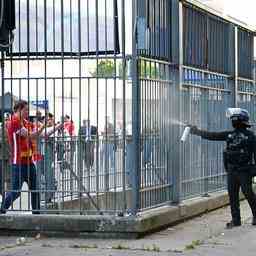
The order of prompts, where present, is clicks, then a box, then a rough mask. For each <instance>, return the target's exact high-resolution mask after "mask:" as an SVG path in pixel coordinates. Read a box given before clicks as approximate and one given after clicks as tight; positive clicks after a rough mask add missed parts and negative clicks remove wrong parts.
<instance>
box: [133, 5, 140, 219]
mask: <svg viewBox="0 0 256 256" xmlns="http://www.w3.org/2000/svg"><path fill="white" fill-rule="evenodd" d="M132 25H133V27H132V28H133V36H132V99H133V111H132V124H133V126H132V137H133V154H134V157H133V159H134V177H133V179H134V182H133V186H134V187H133V190H132V214H133V215H136V213H137V212H138V210H139V209H140V172H141V169H140V168H141V166H140V99H141V98H140V84H139V80H138V56H137V34H136V33H137V31H136V29H137V28H136V25H137V0H133V1H132Z"/></svg>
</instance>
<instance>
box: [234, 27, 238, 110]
mask: <svg viewBox="0 0 256 256" xmlns="http://www.w3.org/2000/svg"><path fill="white" fill-rule="evenodd" d="M234 80H235V83H234V85H235V88H234V106H235V107H237V105H238V100H237V97H238V28H237V27H235V77H234Z"/></svg>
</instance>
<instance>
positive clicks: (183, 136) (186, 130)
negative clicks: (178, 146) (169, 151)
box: [180, 126, 190, 142]
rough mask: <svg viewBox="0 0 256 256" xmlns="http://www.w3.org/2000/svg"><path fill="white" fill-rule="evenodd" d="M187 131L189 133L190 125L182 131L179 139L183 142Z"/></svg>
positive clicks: (186, 136)
mask: <svg viewBox="0 0 256 256" xmlns="http://www.w3.org/2000/svg"><path fill="white" fill-rule="evenodd" d="M189 133H190V127H189V126H187V127H186V128H185V130H184V132H183V134H182V136H181V139H180V140H181V141H182V142H185V141H186V140H187V138H188V135H189Z"/></svg>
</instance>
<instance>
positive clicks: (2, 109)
mask: <svg viewBox="0 0 256 256" xmlns="http://www.w3.org/2000/svg"><path fill="white" fill-rule="evenodd" d="M4 64H5V53H4V51H3V50H2V51H1V87H2V90H1V94H2V95H1V119H2V124H1V126H2V127H1V128H2V132H1V134H0V136H1V137H2V138H1V141H2V147H1V152H0V154H1V156H2V159H3V160H2V161H1V166H0V168H1V172H2V180H1V183H2V184H0V187H1V190H2V191H0V192H1V194H2V202H4V201H5V187H4V184H5V173H6V171H5V170H4V161H5V160H4V154H5V152H4V151H5V148H4V146H3V145H4V141H5V139H6V138H5V120H4V119H5V118H4V111H5V95H4V93H5V92H4V91H5V79H4V77H5V73H4V72H5V70H4ZM2 204H3V203H2Z"/></svg>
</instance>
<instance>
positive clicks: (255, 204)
mask: <svg viewBox="0 0 256 256" xmlns="http://www.w3.org/2000/svg"><path fill="white" fill-rule="evenodd" d="M191 133H192V134H195V135H198V136H201V137H202V138H204V139H207V140H214V141H226V143H227V145H226V149H225V151H224V152H223V160H224V166H225V169H226V171H227V179H228V194H229V199H230V207H231V215H232V222H233V223H234V224H235V225H240V224H241V216H240V206H239V190H240V187H241V189H242V192H243V194H244V195H245V197H246V199H247V201H248V203H249V205H250V207H251V210H252V214H253V217H254V220H255V218H256V195H255V194H254V192H253V190H252V174H251V173H252V170H253V169H254V168H255V162H256V137H255V135H254V133H253V132H252V131H250V130H247V129H246V128H235V129H234V130H233V131H224V132H208V131H202V130H199V129H197V128H195V127H192V129H191Z"/></svg>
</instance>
